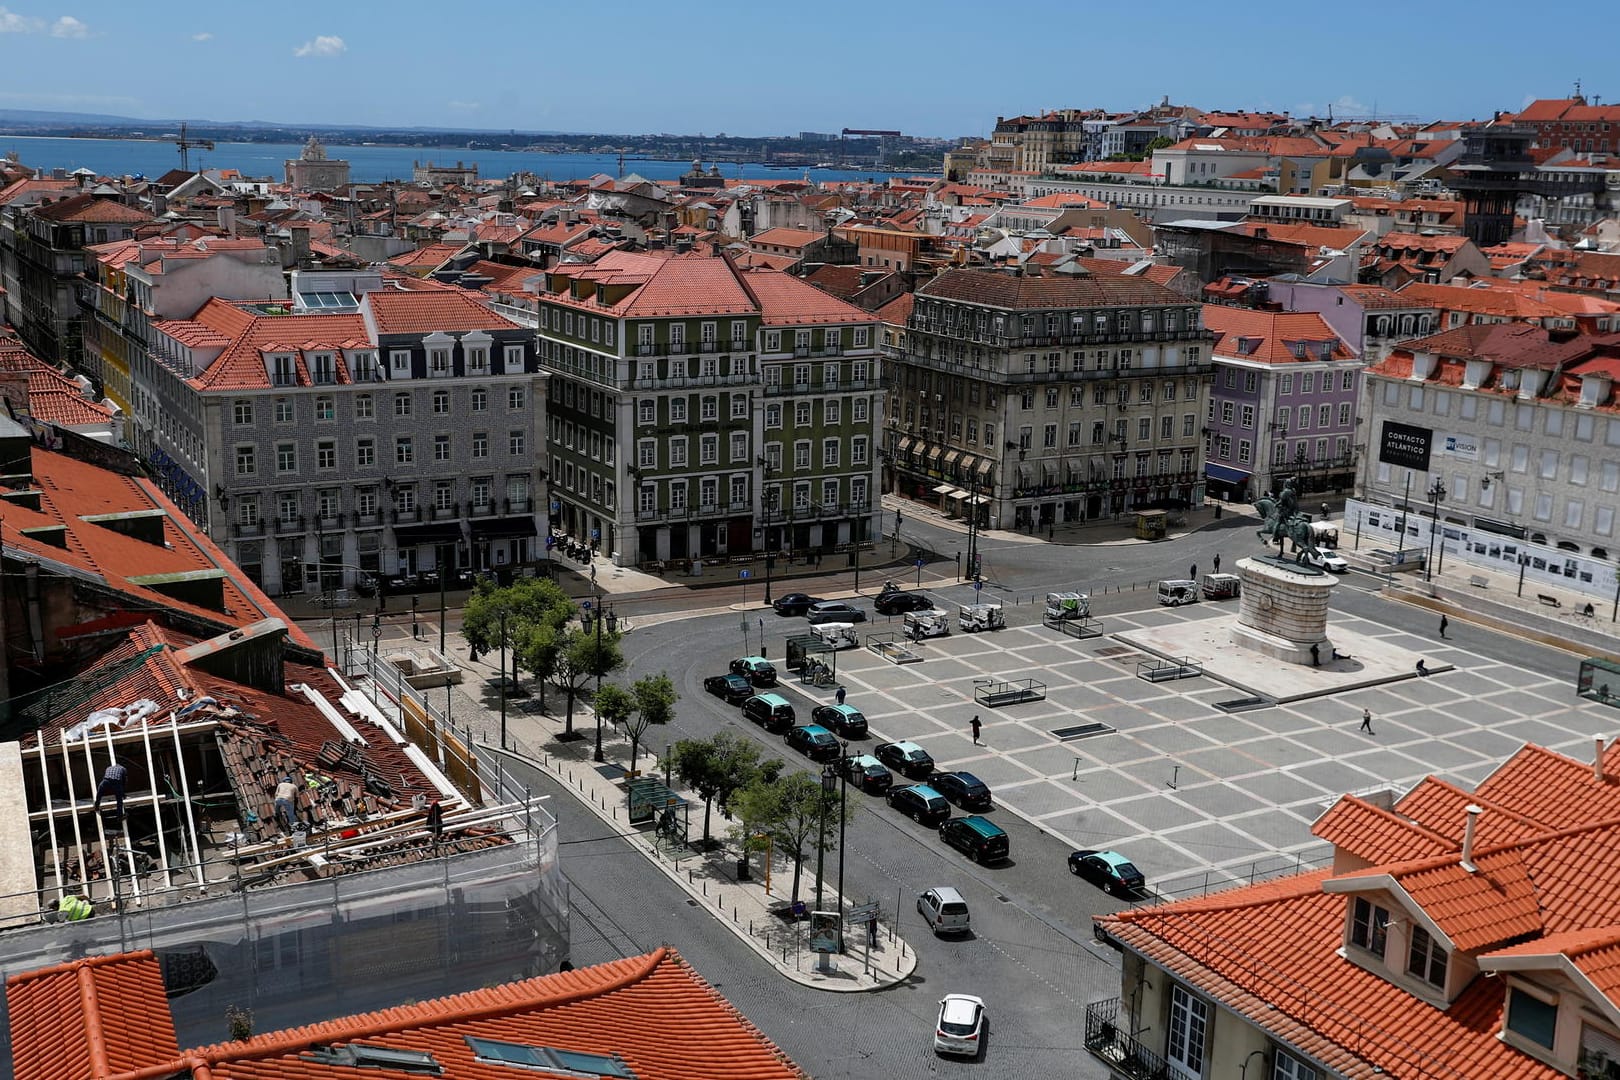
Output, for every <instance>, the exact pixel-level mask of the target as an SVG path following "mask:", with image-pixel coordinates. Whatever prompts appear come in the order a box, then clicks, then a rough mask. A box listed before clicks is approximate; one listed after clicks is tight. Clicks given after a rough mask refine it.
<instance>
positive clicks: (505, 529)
mask: <svg viewBox="0 0 1620 1080" xmlns="http://www.w3.org/2000/svg"><path fill="white" fill-rule="evenodd" d="M539 532H540V530H538V529H537V528H535V525H534V516H533V515H531V514H523V515H521V516H519V517H505V518H490V519H489V520H487V521H475V522H473V523H472V535H473V539H474V540H475V541H476V540H508V539H511V538H513V537H518V536H538V535H539Z"/></svg>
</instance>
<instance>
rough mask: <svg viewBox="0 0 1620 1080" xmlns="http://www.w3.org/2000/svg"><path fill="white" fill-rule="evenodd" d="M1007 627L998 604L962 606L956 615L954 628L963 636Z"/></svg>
mask: <svg viewBox="0 0 1620 1080" xmlns="http://www.w3.org/2000/svg"><path fill="white" fill-rule="evenodd" d="M1006 625H1007V619H1006V616H1005V615H1003V614H1002V611H1001V605H1000V604H963V605H961V610H959V611H958V612H957V613H956V627H957V629H959V630H961V631H962V633H964V634H972V633H977V632H978V631H980V630H1000V629H1001V628H1002V627H1004V626H1006Z"/></svg>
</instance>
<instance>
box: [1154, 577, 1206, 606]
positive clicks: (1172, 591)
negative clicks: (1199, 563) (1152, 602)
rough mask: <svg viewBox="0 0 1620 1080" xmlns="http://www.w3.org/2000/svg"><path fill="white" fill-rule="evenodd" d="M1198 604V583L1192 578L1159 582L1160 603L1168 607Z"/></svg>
mask: <svg viewBox="0 0 1620 1080" xmlns="http://www.w3.org/2000/svg"><path fill="white" fill-rule="evenodd" d="M1197 602H1198V582H1196V581H1193V580H1191V579H1190V578H1171V579H1170V580H1168V581H1161V582H1159V603H1161V604H1163V605H1165V606H1166V607H1180V606H1181V605H1182V604H1194V603H1197Z"/></svg>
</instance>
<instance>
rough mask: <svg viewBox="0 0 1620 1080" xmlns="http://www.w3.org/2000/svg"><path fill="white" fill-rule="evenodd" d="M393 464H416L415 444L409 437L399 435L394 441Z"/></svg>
mask: <svg viewBox="0 0 1620 1080" xmlns="http://www.w3.org/2000/svg"><path fill="white" fill-rule="evenodd" d="M394 464H395V465H414V464H416V444H415V443H413V442H412V441H411V437H410V436H409V435H401V436H399V437H398V438H396V439H395V440H394Z"/></svg>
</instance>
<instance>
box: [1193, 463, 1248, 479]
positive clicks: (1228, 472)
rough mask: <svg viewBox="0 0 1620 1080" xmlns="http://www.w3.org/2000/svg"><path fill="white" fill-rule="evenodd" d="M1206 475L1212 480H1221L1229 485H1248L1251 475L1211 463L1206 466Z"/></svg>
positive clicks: (1240, 470) (1227, 466)
mask: <svg viewBox="0 0 1620 1080" xmlns="http://www.w3.org/2000/svg"><path fill="white" fill-rule="evenodd" d="M1204 475H1205V476H1208V477H1209V478H1210V479H1211V480H1221V481H1224V482H1225V483H1228V484H1243V483H1247V482H1248V479H1249V476H1250V474H1249V473H1246V472H1244V471H1243V470H1242V469H1234V468H1232V467H1231V466H1229V465H1215V464H1213V463H1210V462H1206V463H1205V464H1204Z"/></svg>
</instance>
